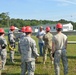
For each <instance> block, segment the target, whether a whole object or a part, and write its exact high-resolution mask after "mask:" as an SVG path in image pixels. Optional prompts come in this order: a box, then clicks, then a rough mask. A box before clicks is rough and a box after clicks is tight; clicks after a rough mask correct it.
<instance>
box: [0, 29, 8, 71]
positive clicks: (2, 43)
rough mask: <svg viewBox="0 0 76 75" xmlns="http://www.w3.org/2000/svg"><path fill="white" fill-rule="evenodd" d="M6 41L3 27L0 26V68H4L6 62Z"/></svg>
mask: <svg viewBox="0 0 76 75" xmlns="http://www.w3.org/2000/svg"><path fill="white" fill-rule="evenodd" d="M6 46H7V41H6V39H5V38H4V29H3V28H0V64H1V66H0V70H4V69H5V68H4V67H5V64H6V58H7V50H6Z"/></svg>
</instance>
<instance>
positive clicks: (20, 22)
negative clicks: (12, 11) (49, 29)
mask: <svg viewBox="0 0 76 75" xmlns="http://www.w3.org/2000/svg"><path fill="white" fill-rule="evenodd" d="M58 22H60V23H63V24H66V23H72V25H73V27H74V29H76V22H73V21H67V20H64V19H60V20H59V21H52V20H36V19H32V20H30V19H20V18H17V19H15V18H11V19H10V16H9V15H8V13H5V12H2V13H0V27H9V26H11V25H14V26H16V27H19V28H20V27H22V26H27V25H30V26H37V25H40V24H43V25H44V24H56V23H58Z"/></svg>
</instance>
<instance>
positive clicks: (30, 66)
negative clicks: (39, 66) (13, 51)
mask: <svg viewBox="0 0 76 75" xmlns="http://www.w3.org/2000/svg"><path fill="white" fill-rule="evenodd" d="M34 71H35V61H30V62H24V61H22V62H21V75H26V73H28V75H34Z"/></svg>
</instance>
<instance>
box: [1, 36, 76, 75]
mask: <svg viewBox="0 0 76 75" xmlns="http://www.w3.org/2000/svg"><path fill="white" fill-rule="evenodd" d="M33 38H34V39H35V40H36V43H37V47H38V40H37V38H36V37H35V36H33ZM68 40H69V41H71V40H72V41H76V36H68ZM7 49H8V48H7ZM38 49H39V48H38ZM67 57H68V66H69V73H68V75H75V74H76V44H68V48H67ZM42 59H43V58H42V57H39V59H38V62H36V70H35V75H54V66H53V65H52V64H51V61H50V58H49V56H48V58H47V62H46V64H45V65H43V63H42V62H43V60H42ZM20 64H21V61H20V54H19V53H18V50H16V53H15V64H12V63H10V61H9V50H8V56H7V63H6V68H7V70H5V71H2V75H20ZM60 68H61V69H60V70H61V75H63V66H62V63H60Z"/></svg>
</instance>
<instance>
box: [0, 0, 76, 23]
mask: <svg viewBox="0 0 76 75" xmlns="http://www.w3.org/2000/svg"><path fill="white" fill-rule="evenodd" d="M2 12H9V16H10V18H20V19H37V20H55V21H57V20H60V19H65V20H71V21H75V22H76V0H0V13H2Z"/></svg>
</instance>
